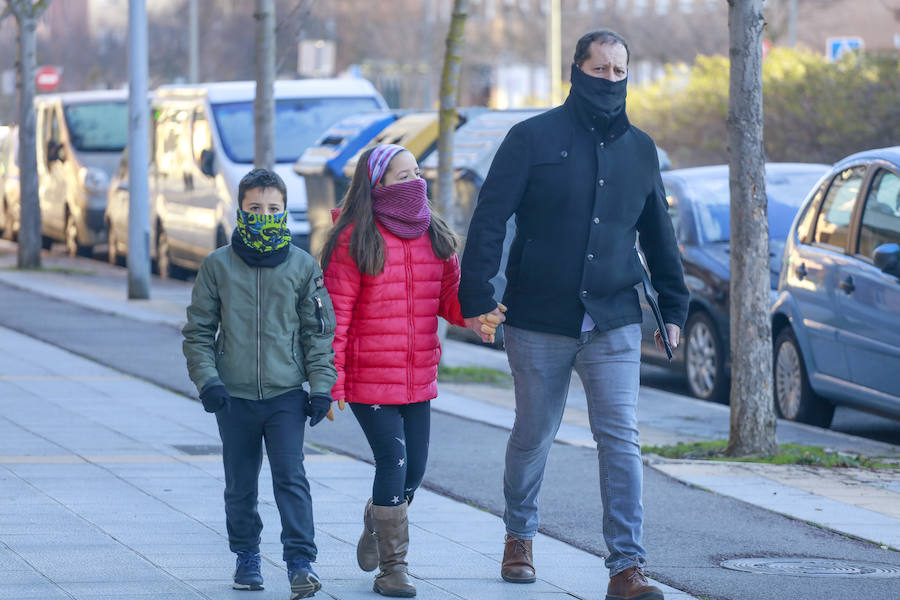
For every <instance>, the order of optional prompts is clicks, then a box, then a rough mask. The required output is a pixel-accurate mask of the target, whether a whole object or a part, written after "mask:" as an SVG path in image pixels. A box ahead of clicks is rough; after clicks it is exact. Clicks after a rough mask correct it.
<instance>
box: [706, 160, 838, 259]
mask: <svg viewBox="0 0 900 600" xmlns="http://www.w3.org/2000/svg"><path fill="white" fill-rule="evenodd" d="M826 170H827V168H826V167H822V169H821V170H816V169H813V170H803V171H793V172H784V171H781V170H779V171H778V172H776V173H767V174H766V195H767V196H768V198H769V204H768V217H769V237H770V238H772V239H785V238H787V234H788V230H789V229H790V228H791V223H793V221H794V217H795V216H796V214H797V211H798V210H799V209H800V205H801V204H802V203H803V200H804V198H806V195H807V193H809V190H811V189H812V187H813V185H815V184H816V182H817V181H818V180H819V178H820V177H821V176H822V175H823V174H824V173H825V171H826ZM690 196H691V200H692V204H693V206H694V215H695V218H696V220H697V223H698V225H699V229H700V238H701V241H702V242H704V243H713V242H727V241H729V240H730V237H731V229H730V227H731V223H730V219H729V213H730V211H729V209H730V199H731V194H730V192H729V187H728V177H727V174H726V175H722V176H715V177H707V178H703V179H700V178H698V179H696V180H694V181H692V182H691V183H690Z"/></svg>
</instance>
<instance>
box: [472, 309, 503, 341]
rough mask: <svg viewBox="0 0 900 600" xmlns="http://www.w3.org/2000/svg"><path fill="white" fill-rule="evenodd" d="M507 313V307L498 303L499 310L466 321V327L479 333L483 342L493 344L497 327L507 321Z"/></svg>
mask: <svg viewBox="0 0 900 600" xmlns="http://www.w3.org/2000/svg"><path fill="white" fill-rule="evenodd" d="M505 312H506V307H505V306H503V305H502V304H500V303H499V302H498V303H497V308H495V309H494V310H492V311H491V312H489V313H485V314H483V315H478V316H477V317H469V318H467V319H465V321H466V327H467V328H469V329H471V330H472V331H474V332H475V333H477V334H478V336H479V337H480V338H481V341H482V342H484V343H486V344H492V343H494V334H495V333H496V332H497V326H498V325H500V323H502V322H503V321H505V320H506V316H505V315H504V314H503V313H505Z"/></svg>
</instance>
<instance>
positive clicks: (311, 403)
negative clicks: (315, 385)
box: [306, 393, 331, 427]
mask: <svg viewBox="0 0 900 600" xmlns="http://www.w3.org/2000/svg"><path fill="white" fill-rule="evenodd" d="M330 409H331V396H329V395H328V394H318V393H317V394H310V395H309V400H307V401H306V416H307V417H309V426H310V427H315V426H316V425H318V423H319V421H321V420H322V419H324V418H325V415H327V414H328V411H329V410H330Z"/></svg>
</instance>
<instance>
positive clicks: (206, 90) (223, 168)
mask: <svg viewBox="0 0 900 600" xmlns="http://www.w3.org/2000/svg"><path fill="white" fill-rule="evenodd" d="M255 92H256V83H255V82H253V81H240V82H228V83H208V84H200V85H189V86H179V87H173V86H166V87H162V88H160V89H158V90H157V91H156V93H155V100H154V101H153V103H152V110H151V113H152V114H151V116H152V128H153V132H152V133H151V157H150V158H151V160H150V162H151V165H150V192H151V234H152V238H151V255H152V256H154V257H155V258H156V261H157V268H158V270H159V271H160V273H161V274H162V275H164V276H166V275H168V274H169V273H170V272H171V270H172V268H173V267H175V268H178V267H182V268H187V269H191V270H196V269H197V268H198V267H199V265H200V262H201V261H202V260H203V258H204V257H205V256H206V255H207V254H209V253H210V252H211V251H212V250H214V249H216V248H217V247H219V246H222V245H225V244H227V243H229V241H230V239H231V232H232V230H233V229H234V227H235V225H236V220H235V212H236V211H235V209H236V206H237V193H238V183H239V182H240V180H241V178H242V177H243V176H244V175H246V174H247V172H249V171H250V170H251V169H252V168H253V155H254V150H253V100H254V96H255ZM382 108H386V104H385V102H384V99H383V98H382V97H381V95H380V94H379V93H378V92H377V91H376V90H375V88H374V87H373V86H372V84H371V83H369V82H368V81H366V80H365V79H355V78H347V79H343V78H341V79H305V80H296V81H276V82H275V161H276V164H275V171H276V172H277V173H278V174H279V175H281V177H282V179H284V182H285V185H286V186H287V210H288V226H289V227H290V229H291V233H292V236H293V239H294V243H295V244H297V245H298V246H300V247H302V248H306V249H308V248H309V221H308V220H307V216H306V185H305V183H304V181H303V178H302V177H300V176H299V175H297V174H296V173H295V172H294V170H293V164H294V162H296V160H297V159H298V158H299V157H300V155H301V154H303V151H304V150H305V149H306V148H307V147H308V146H310V145H312V144H313V143H315V141H316V140H317V139H318V138H319V136H320V135H321V134H322V133H323V132H324V131H325V130H326V129H327V128H328V127H330V126H331V125H333V124H334V123H335V122H337V121H338V120H340V119H342V118H343V117H346V116H348V115H351V114H354V113H359V112H365V111H370V110H374V109H382ZM122 196H124V197H125V198H127V194H121V195H119V197H122ZM111 197H112V195H111ZM110 208H111V210H113V212H118V213H120V214H121V212H122V210H118V211H116V210H114V207H112V206H111V207H110ZM125 208H126V210H127V207H125ZM126 214H127V213H126ZM115 221H116V219H115V218H112V219H110V222H111V223H113V222H115ZM125 223H127V219H125ZM125 235H127V233H126V234H125ZM116 237H117V240H122V239H125V238H123V237H122V236H121V235H116ZM125 247H126V248H127V245H126V246H125Z"/></svg>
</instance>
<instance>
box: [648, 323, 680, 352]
mask: <svg viewBox="0 0 900 600" xmlns="http://www.w3.org/2000/svg"><path fill="white" fill-rule="evenodd" d="M666 333H667V334H668V335H669V346H671V347H672V352H674V351H675V348H677V347H678V342H679V341H680V339H681V327H679V326H678V325H672V324H671V323H666ZM653 339H654V340H656V347H657V348H659V349H660V350H662V351H663V352H665V350H666V345H665V344H664V343H663V340H662V335H660V333H659V329H657V330H656V332H655V333H654V334H653Z"/></svg>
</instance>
